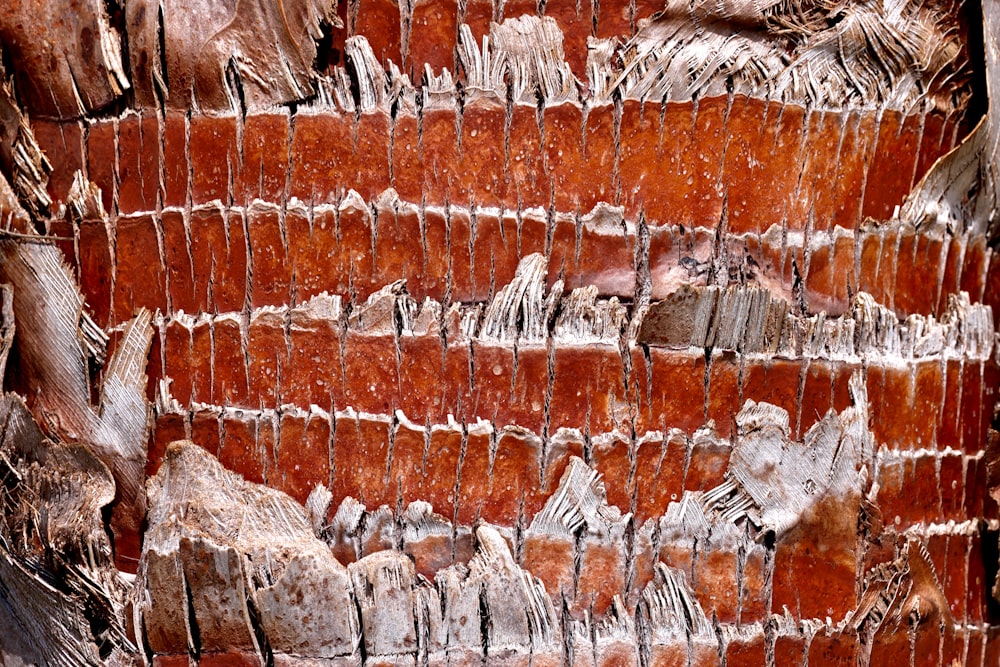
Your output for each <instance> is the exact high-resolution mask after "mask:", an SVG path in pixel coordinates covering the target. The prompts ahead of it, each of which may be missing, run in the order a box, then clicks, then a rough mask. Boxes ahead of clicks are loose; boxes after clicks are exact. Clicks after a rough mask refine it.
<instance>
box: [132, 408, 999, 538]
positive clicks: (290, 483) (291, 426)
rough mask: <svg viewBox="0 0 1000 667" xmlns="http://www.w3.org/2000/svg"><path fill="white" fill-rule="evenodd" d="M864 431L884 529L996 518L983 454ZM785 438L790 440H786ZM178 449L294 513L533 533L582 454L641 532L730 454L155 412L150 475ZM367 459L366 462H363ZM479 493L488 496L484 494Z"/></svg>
mask: <svg viewBox="0 0 1000 667" xmlns="http://www.w3.org/2000/svg"><path fill="white" fill-rule="evenodd" d="M897 407H899V406H897ZM736 418H737V419H739V417H738V416H737V417H736ZM793 418H794V417H793ZM810 428H812V426H810ZM872 432H873V433H874V434H875V438H876V443H877V444H878V446H879V450H878V452H877V455H876V456H875V458H874V459H873V463H872V464H871V465H870V467H869V472H870V475H871V477H872V479H873V481H874V482H877V484H878V486H879V490H878V492H877V493H876V494H875V499H876V500H877V502H878V504H879V507H880V508H881V511H882V515H883V516H882V519H883V520H884V522H885V524H886V525H887V526H889V527H891V528H892V529H894V530H898V531H903V530H907V531H909V530H913V529H916V528H918V527H919V526H920V525H921V524H922V523H927V524H929V523H932V522H935V521H940V522H948V521H956V522H964V521H971V520H974V519H975V518H976V517H978V516H983V515H984V514H983V512H988V510H989V508H992V507H994V504H993V501H992V500H991V499H989V498H988V497H986V496H985V494H984V491H983V484H984V481H985V475H986V470H985V463H984V459H983V454H982V450H978V449H977V450H971V451H969V450H966V451H963V450H960V449H952V448H947V447H942V448H941V449H919V450H901V449H890V448H887V447H886V446H885V444H884V443H882V442H879V441H878V437H879V429H878V428H877V423H873V426H872ZM790 435H791V436H792V437H795V436H794V431H790ZM734 437H735V436H734ZM183 438H193V439H195V440H196V441H197V442H199V443H201V444H202V445H203V446H204V447H205V448H206V449H208V450H209V451H212V452H215V453H216V454H217V456H218V457H219V458H220V460H221V461H222V462H223V464H224V465H226V466H227V467H228V468H230V469H232V470H236V471H238V472H239V473H241V474H243V475H245V476H246V477H247V478H248V479H250V480H252V481H256V482H267V483H268V484H269V485H271V486H273V487H275V488H278V489H282V490H284V491H285V492H287V493H289V494H291V495H292V496H293V497H295V498H296V499H298V500H299V501H300V502H304V501H305V499H306V498H307V497H308V495H309V494H310V493H311V492H312V490H313V488H314V487H316V486H317V485H319V484H322V485H325V486H328V487H329V489H330V493H331V497H330V502H332V503H333V509H337V508H338V507H339V506H340V503H341V502H342V500H343V499H344V498H346V497H348V496H350V497H353V498H357V499H359V500H360V501H361V502H363V503H364V504H365V505H367V506H368V507H369V508H372V509H374V508H378V507H381V506H383V505H385V506H388V507H389V508H400V507H403V506H406V505H408V504H410V503H412V502H416V501H426V502H429V503H431V506H432V507H433V510H434V511H435V512H438V513H440V514H441V515H442V516H444V517H448V518H449V519H451V518H454V519H455V520H457V522H458V523H459V524H461V525H465V526H470V525H472V524H474V522H475V521H476V519H477V517H478V518H482V519H483V520H486V521H490V522H492V523H495V524H497V525H501V526H506V527H507V528H510V529H513V528H514V527H515V526H516V525H517V523H518V522H519V521H522V520H523V521H524V522H525V524H526V525H529V524H532V521H533V520H534V517H535V516H536V514H537V513H538V512H540V511H541V510H542V507H543V504H544V502H545V499H546V498H547V497H548V496H549V495H550V494H552V493H553V492H554V489H555V488H556V486H557V483H558V480H559V478H560V477H561V476H562V475H563V472H564V470H565V468H566V466H567V465H568V462H569V461H570V460H571V457H574V456H576V457H587V459H588V460H589V462H590V464H591V465H592V466H593V468H594V470H596V471H597V472H598V473H600V474H601V475H602V476H603V478H604V488H605V489H606V491H605V492H606V494H607V498H608V502H609V503H610V504H611V505H613V506H614V507H617V508H618V509H619V510H620V511H621V512H622V513H626V512H629V513H631V514H632V515H633V516H634V520H635V522H636V524H637V525H639V526H641V525H642V524H644V523H645V522H646V521H647V520H648V519H651V518H656V517H659V516H660V515H662V514H663V513H664V512H665V511H666V508H667V505H668V503H670V502H671V501H676V500H679V499H680V498H681V495H682V493H683V492H684V491H707V490H709V489H711V488H712V487H715V486H718V485H721V484H723V482H724V477H725V475H724V473H725V470H726V465H727V461H728V460H729V456H730V452H731V449H732V444H731V441H730V440H727V439H725V438H724V437H722V436H721V435H720V434H718V433H716V431H715V430H714V429H712V428H711V426H708V427H699V428H697V429H696V430H691V431H688V430H680V429H676V428H673V429H671V430H669V431H647V432H644V433H641V434H638V435H636V436H635V437H634V438H633V437H631V436H629V435H626V434H623V433H621V432H609V433H593V434H590V435H588V436H585V435H584V434H583V433H581V432H580V431H579V430H577V429H559V430H556V431H554V432H553V433H552V434H551V435H548V436H546V435H545V434H543V433H535V432H532V431H529V430H527V429H524V428H523V427H517V426H506V427H504V426H500V425H493V424H491V423H489V422H486V421H480V422H475V423H471V424H465V425H463V424H461V423H459V422H456V421H450V422H446V423H442V424H435V423H433V422H432V423H429V424H414V423H412V422H410V421H409V420H408V419H407V418H406V416H405V415H402V414H400V413H397V414H396V415H394V416H391V415H373V414H367V413H356V412H354V411H350V410H347V411H338V412H336V413H334V414H332V415H331V414H329V413H327V412H325V411H323V410H321V409H319V408H316V407H313V408H311V409H310V410H297V409H295V408H293V407H292V406H286V407H285V408H283V409H281V410H263V411H260V410H241V409H237V408H223V407H219V406H206V405H200V404H198V405H194V406H191V407H190V408H182V407H181V406H179V405H176V404H173V405H169V406H163V407H162V408H161V410H159V411H158V413H157V416H156V420H155V426H154V432H153V435H152V442H151V443H150V469H151V470H152V469H155V467H156V465H158V462H159V461H160V460H161V458H162V456H163V452H164V449H165V447H166V445H167V444H168V443H169V442H171V441H173V440H176V439H183ZM463 447H464V455H463V454H462V452H463ZM361 452H364V453H363V454H362V453H361ZM362 456H363V458H364V460H365V462H366V463H365V465H361V464H360V463H359V458H358V457H362ZM456 487H457V488H458V491H457V492H456ZM938 488H944V489H947V490H948V493H947V494H945V493H943V492H938V491H937V489H938ZM490 490H492V491H490ZM487 491H489V494H488V495H490V497H489V498H487V497H484V496H481V495H479V494H480V492H483V493H485V492H487ZM456 493H457V495H456ZM456 498H458V502H460V503H461V504H460V505H459V506H458V507H456V506H455V503H456ZM538 521H542V520H541V519H539V520H538ZM542 522H543V523H545V522H544V521H542ZM571 532H572V531H571ZM387 543H388V544H390V545H392V544H395V542H394V540H392V539H389V540H388V542H387Z"/></svg>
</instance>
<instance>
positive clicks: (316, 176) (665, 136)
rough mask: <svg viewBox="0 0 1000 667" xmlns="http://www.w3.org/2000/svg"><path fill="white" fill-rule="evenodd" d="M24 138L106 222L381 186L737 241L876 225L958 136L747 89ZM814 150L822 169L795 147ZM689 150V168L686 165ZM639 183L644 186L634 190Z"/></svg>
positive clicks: (175, 118) (144, 123)
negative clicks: (53, 161) (598, 102)
mask: <svg viewBox="0 0 1000 667" xmlns="http://www.w3.org/2000/svg"><path fill="white" fill-rule="evenodd" d="M508 116H509V119H508ZM290 124H291V125H292V126H293V127H294V131H290V130H289V126H290ZM33 127H34V128H35V132H36V135H37V137H38V140H39V143H40V145H41V147H42V148H43V150H45V151H46V152H47V153H50V154H65V155H66V158H65V159H62V160H60V161H59V163H58V164H57V165H56V168H55V171H56V173H54V174H53V176H52V180H51V184H50V188H49V191H50V195H51V197H52V198H53V199H55V200H56V201H65V199H66V195H67V192H68V184H69V182H70V181H71V180H72V176H73V171H74V170H75V169H78V168H83V169H85V170H86V173H87V176H88V178H89V179H90V180H92V181H94V182H95V183H97V185H98V186H99V187H100V188H101V191H102V193H103V196H104V202H105V207H106V209H107V210H108V211H112V212H115V213H118V214H129V213H134V212H139V211H151V210H154V209H155V208H156V206H157V198H158V196H159V197H162V203H163V205H164V206H184V205H185V203H186V202H187V201H188V198H189V197H190V199H191V201H192V203H193V204H195V205H198V204H204V203H208V202H210V201H212V200H214V199H218V200H221V201H223V202H230V203H233V204H237V205H245V204H248V203H249V202H250V201H252V200H254V199H257V198H260V199H264V200H267V201H271V202H275V203H278V204H281V203H283V202H284V200H285V198H286V197H295V198H297V199H298V200H300V201H303V202H307V203H310V202H311V203H312V204H322V203H331V202H337V201H339V200H340V198H341V197H342V196H343V194H342V193H344V192H346V191H347V190H349V189H354V190H357V191H358V192H360V193H361V194H362V195H363V196H364V197H365V198H375V197H376V196H377V195H378V194H379V193H380V192H381V191H382V190H383V189H384V188H385V187H386V186H387V185H388V186H391V187H393V188H395V189H396V190H397V191H398V192H399V195H400V197H402V198H403V199H404V200H407V201H414V202H420V201H422V200H424V201H426V202H427V204H428V205H432V206H443V205H445V204H446V203H447V202H450V203H452V204H461V205H467V204H468V203H469V202H475V203H477V204H478V205H480V206H487V207H503V208H505V209H507V210H522V209H528V208H532V207H540V208H542V209H548V208H550V206H552V205H554V208H555V209H556V210H558V211H566V212H570V213H572V212H574V211H581V212H586V211H589V210H591V209H593V208H594V206H596V205H597V204H598V203H599V202H602V201H605V202H610V203H612V204H616V205H620V206H623V207H624V208H625V211H626V214H627V215H628V216H629V217H630V218H633V219H634V218H635V217H637V216H638V215H639V214H640V213H642V215H644V217H645V218H646V219H647V220H648V221H650V222H651V223H656V224H682V225H684V226H686V227H694V226H705V225H707V224H716V223H717V222H718V221H719V220H720V219H722V218H725V220H726V224H727V225H728V228H729V229H730V230H735V231H763V230H766V229H767V228H768V227H770V226H771V225H779V226H780V225H786V226H787V227H788V228H789V229H792V230H803V229H806V228H807V227H809V228H814V229H825V228H828V229H832V228H833V227H834V226H835V225H840V226H842V227H845V228H848V229H853V228H855V227H856V226H857V225H858V224H859V223H860V222H861V221H863V220H864V219H865V218H868V217H871V218H874V219H877V220H885V219H888V218H889V217H890V216H891V215H892V213H893V210H894V207H896V206H897V205H899V204H900V203H902V201H903V199H904V197H905V195H906V194H907V192H909V190H910V188H911V187H912V185H913V184H914V183H915V182H916V181H917V180H919V179H920V178H921V177H922V176H923V174H925V173H926V171H927V170H928V168H929V167H930V166H931V164H932V163H933V162H934V161H935V160H936V159H937V158H938V157H940V156H941V155H943V154H944V153H946V152H947V151H948V150H950V149H951V148H952V147H953V146H954V145H955V144H956V143H957V141H958V139H960V138H961V137H962V136H964V135H965V133H966V132H967V131H968V128H967V127H966V124H965V123H964V121H963V120H962V119H961V116H959V115H957V114H944V113H941V112H937V111H931V112H928V113H926V114H918V113H909V114H902V113H900V112H896V111H884V112H880V113H876V112H874V111H819V110H807V109H804V108H802V107H798V106H795V105H782V104H780V103H778V102H773V101H772V102H766V101H763V100H759V99H754V98H747V97H745V96H735V97H725V96H723V97H708V98H704V99H700V100H699V101H698V103H697V104H696V105H695V104H692V103H691V102H670V103H665V104H663V105H660V104H659V103H655V104H654V103H647V104H641V103H639V102H633V101H627V102H625V103H624V104H623V105H622V107H621V111H620V115H619V113H618V112H617V111H616V107H612V106H598V107H594V108H588V109H583V108H581V107H580V106H578V105H574V104H561V105H558V106H554V107H551V108H547V109H546V110H545V112H544V114H542V115H541V116H539V115H538V112H537V109H536V107H535V106H534V105H530V106H529V105H515V106H514V107H513V108H512V109H511V110H508V109H506V108H505V107H504V106H503V105H501V104H492V103H487V102H486V101H481V100H480V101H469V102H467V103H466V104H465V106H463V107H461V108H460V109H456V108H454V107H452V108H450V109H449V108H439V107H430V108H427V107H422V108H418V109H417V110H416V111H414V112H413V113H410V114H407V113H404V112H399V113H397V114H395V115H393V114H390V113H389V110H388V108H385V109H379V110H376V111H373V112H370V113H364V114H361V115H356V114H354V113H353V112H351V113H341V112H338V111H336V110H334V109H299V110H298V111H297V112H296V113H294V114H290V113H289V112H287V111H283V110H282V111H276V112H262V113H259V114H252V115H248V116H246V117H245V118H243V117H241V116H238V115H226V116H208V115H197V116H194V117H191V118H190V119H188V118H187V117H186V116H185V115H183V114H180V113H175V112H171V113H167V114H166V115H165V116H162V117H158V116H157V115H154V114H152V113H148V112H146V113H141V114H140V113H127V114H125V115H123V116H121V117H120V118H114V119H110V120H100V121H87V122H85V123H83V124H59V123H53V122H49V121H40V120H39V121H35V122H34V123H33ZM501 136H502V137H503V142H502V143H501V142H500V140H499V138H500V137H501ZM616 141H617V142H618V143H619V144H620V146H621V147H622V148H621V150H620V151H619V150H616V149H615V143H616ZM817 142H818V143H821V144H823V145H827V146H829V151H830V152H833V153H835V154H836V155H837V159H834V160H830V159H827V158H826V157H825V156H826V155H827V152H826V151H815V150H806V149H805V147H806V146H811V145H815V144H817ZM692 151H696V152H697V155H699V156H700V157H701V159H700V160H698V164H697V165H692V164H689V163H688V161H687V159H686V157H685V156H687V155H689V154H691V152H692ZM723 156H725V160H723V159H722V158H723ZM820 156H824V157H823V158H822V159H820ZM116 158H117V159H116ZM289 176H290V179H288V177H289ZM286 179H288V184H289V188H288V189H287V190H286ZM653 182H655V183H657V184H659V187H656V188H649V187H647V186H646V185H645V184H646V183H653ZM868 183H872V184H875V183H878V187H874V186H871V187H868V185H867V184H868ZM765 184H766V185H765Z"/></svg>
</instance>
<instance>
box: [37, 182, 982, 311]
mask: <svg viewBox="0 0 1000 667" xmlns="http://www.w3.org/2000/svg"><path fill="white" fill-rule="evenodd" d="M640 224H642V223H641V221H639V222H637V221H635V220H631V219H628V218H626V217H624V216H623V213H622V210H621V209H620V208H616V207H611V206H607V205H605V204H600V205H598V206H597V207H596V208H595V209H594V210H593V211H591V212H588V213H586V214H583V215H580V216H576V215H570V214H563V213H555V214H554V216H553V215H552V212H551V211H550V212H545V211H541V210H535V209H528V210H525V211H522V212H520V213H518V212H517V211H501V210H499V209H490V208H486V207H478V206H474V207H471V208H466V207H459V206H448V207H445V208H439V207H430V206H427V207H422V206H419V205H415V204H411V203H407V202H403V201H401V200H398V199H396V197H395V193H394V192H393V191H391V190H390V191H387V192H385V193H383V194H382V195H381V196H380V197H378V198H377V199H375V200H372V201H369V202H365V201H363V200H362V199H361V198H360V196H358V195H356V193H354V192H353V191H352V192H349V193H348V195H347V196H346V197H345V198H344V200H343V202H341V204H340V205H323V206H314V207H312V208H309V207H306V206H304V205H302V204H301V203H298V202H292V205H291V206H290V207H289V208H286V209H284V210H282V209H280V208H278V207H275V206H273V205H271V204H265V203H263V202H260V201H257V202H253V203H251V205H250V207H249V208H244V207H236V206H234V207H229V208H227V207H224V206H221V205H219V204H218V203H215V204H208V205H203V206H198V207H193V208H192V209H191V210H189V211H188V210H184V209H177V208H168V209H164V210H162V211H161V212H159V213H155V212H153V213H143V214H136V215H129V216H123V217H119V218H117V219H116V220H114V221H113V222H111V223H109V224H106V223H105V222H103V221H99V220H93V219H89V220H88V219H84V220H82V221H80V222H71V221H69V220H62V221H57V222H54V223H52V225H51V230H52V233H53V234H55V235H56V236H57V237H60V238H61V240H58V241H57V242H58V245H59V246H60V247H61V248H62V250H63V252H64V253H65V254H66V256H67V258H68V261H69V262H70V263H71V265H72V266H73V268H74V269H75V271H76V273H77V274H78V276H79V279H80V281H81V286H82V287H81V288H82V291H83V294H84V296H85V298H86V301H87V303H88V306H89V307H90V310H91V312H92V313H93V317H94V318H95V320H96V321H97V322H98V323H99V324H101V325H102V326H105V327H113V326H116V325H118V324H119V323H121V322H123V321H125V320H127V319H129V318H130V317H131V316H132V314H133V313H134V311H135V310H136V309H138V308H147V309H149V310H160V311H161V312H162V313H164V314H166V315H170V314H172V313H177V312H178V311H181V310H183V311H185V312H228V311H239V310H241V309H243V308H244V306H245V304H246V303H247V301H249V305H250V306H251V307H253V308H257V307H263V306H283V305H285V304H289V303H292V304H294V303H302V302H305V301H306V300H308V299H309V298H311V297H313V296H315V295H317V294H320V293H322V292H324V291H325V292H330V293H334V294H341V295H344V296H345V297H347V296H351V297H352V298H353V299H355V301H364V300H365V299H367V298H368V297H369V296H370V295H371V294H372V293H374V292H375V291H377V290H378V289H380V288H381V287H383V286H384V285H385V284H387V283H390V282H393V281H395V280H398V279H401V278H402V279H405V280H406V281H407V288H408V291H409V292H410V293H411V294H413V295H415V296H416V297H417V298H418V299H423V298H424V297H430V298H432V299H435V300H439V301H446V300H451V301H459V302H468V301H488V300H489V299H491V298H492V297H493V296H494V295H495V294H496V292H497V290H498V289H500V287H502V286H503V285H504V284H506V283H507V282H509V281H510V280H511V279H512V278H513V277H514V272H515V269H516V267H517V264H518V262H519V261H520V260H521V259H523V258H524V257H526V256H528V255H530V254H532V253H536V252H538V253H545V254H546V256H547V257H548V262H549V267H550V271H549V273H548V276H547V281H548V282H549V285H550V286H551V285H552V284H553V283H554V282H555V280H557V279H561V280H562V281H563V283H564V286H565V290H566V291H567V292H569V291H571V290H573V289H575V288H578V287H586V286H589V285H594V286H595V287H596V288H597V291H598V293H599V294H601V295H604V296H618V297H619V298H620V299H623V300H631V299H632V297H633V296H634V294H635V293H636V290H637V288H644V287H645V286H646V279H645V278H644V277H641V275H640V272H639V270H638V269H637V267H640V266H646V264H647V263H648V268H649V279H648V280H649V282H648V289H649V294H650V297H651V298H652V299H663V298H664V297H666V296H667V295H669V294H670V293H672V292H674V291H675V290H677V289H678V288H679V287H680V286H682V285H684V284H686V283H690V284H693V285H705V284H719V285H727V284H750V285H760V286H763V287H767V288H768V289H769V290H771V292H772V293H773V294H774V295H775V297H780V298H783V299H784V300H786V301H788V302H789V303H790V304H793V305H794V306H795V308H797V309H801V308H805V310H806V311H807V312H810V313H819V312H821V311H822V312H826V313H828V314H830V315H839V314H842V313H844V312H847V311H848V310H849V309H850V308H851V297H852V296H853V295H854V294H856V293H857V292H859V291H865V292H869V293H870V294H872V296H873V297H874V298H875V299H876V301H878V302H880V303H882V304H884V305H886V306H889V307H890V308H892V309H893V310H895V312H897V313H898V314H900V315H901V316H906V315H910V314H924V315H928V314H933V315H936V316H937V317H942V316H943V315H944V313H945V311H946V308H947V305H948V299H949V298H950V295H951V294H954V293H956V292H959V291H964V292H968V293H969V295H970V298H971V300H972V301H973V302H974V303H980V302H984V303H987V304H990V305H994V306H995V305H998V304H1000V296H998V295H1000V283H998V282H997V281H998V279H997V278H996V277H995V276H996V275H997V272H996V271H992V270H991V269H992V267H993V266H994V265H995V264H996V262H997V259H996V257H995V253H994V251H993V249H992V248H990V247H989V246H988V244H987V242H986V239H985V238H984V237H982V236H969V235H956V236H952V237H949V236H945V237H944V238H940V237H936V236H935V235H932V234H924V233H920V232H916V231H913V230H912V229H909V228H907V227H900V226H895V227H893V226H889V227H884V228H883V227H877V226H866V227H863V228H862V229H861V230H860V231H858V232H853V233H852V232H850V231H848V230H845V229H843V228H840V227H837V228H835V229H833V230H832V231H830V232H821V231H819V230H811V231H809V232H808V233H801V234H800V233H794V232H791V231H789V230H787V229H784V230H783V229H782V228H780V227H771V228H769V229H768V230H766V231H765V232H764V233H763V234H756V233H740V234H737V233H734V232H732V231H725V229H715V228H711V227H696V228H686V227H682V226H678V225H670V226H647V227H646V229H648V231H649V246H648V251H647V250H645V249H642V250H641V252H638V253H637V243H636V238H637V237H636V228H637V226H638V225H640ZM482 257H489V258H491V259H490V261H488V262H484V261H477V258H482ZM151 258H152V261H151ZM112 272H114V274H115V280H114V281H113V282H112V281H109V280H107V279H105V276H106V275H109V274H111V273H112ZM643 275H644V274H643ZM929 278H932V279H934V281H935V282H936V283H937V284H938V285H939V287H934V288H932V289H926V288H925V286H926V285H927V281H928V279H929Z"/></svg>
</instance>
